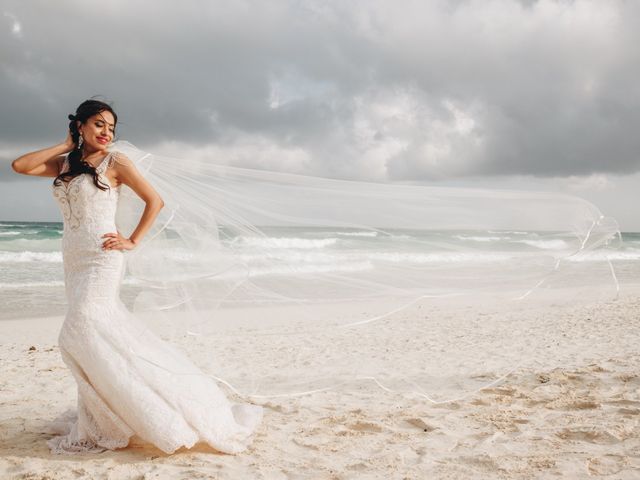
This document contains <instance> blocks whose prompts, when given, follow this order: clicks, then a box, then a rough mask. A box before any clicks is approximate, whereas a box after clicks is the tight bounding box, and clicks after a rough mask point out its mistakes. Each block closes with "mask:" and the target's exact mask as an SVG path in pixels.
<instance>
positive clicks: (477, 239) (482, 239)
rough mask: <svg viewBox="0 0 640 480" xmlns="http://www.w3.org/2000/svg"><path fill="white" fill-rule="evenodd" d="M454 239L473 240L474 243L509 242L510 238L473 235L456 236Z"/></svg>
mask: <svg viewBox="0 0 640 480" xmlns="http://www.w3.org/2000/svg"><path fill="white" fill-rule="evenodd" d="M453 238H457V239H458V240H472V241H474V242H497V241H500V240H509V238H510V237H478V236H473V235H470V236H467V235H454V236H453Z"/></svg>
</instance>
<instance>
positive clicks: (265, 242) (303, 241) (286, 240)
mask: <svg viewBox="0 0 640 480" xmlns="http://www.w3.org/2000/svg"><path fill="white" fill-rule="evenodd" d="M337 241H338V239H337V238H318V239H313V238H295V237H279V238H274V237H266V238H262V237H239V238H237V239H235V240H234V241H232V242H231V243H232V244H237V243H240V244H241V245H247V246H256V247H268V248H324V247H328V246H330V245H335V243H336V242H337Z"/></svg>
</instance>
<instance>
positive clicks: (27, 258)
mask: <svg viewBox="0 0 640 480" xmlns="http://www.w3.org/2000/svg"><path fill="white" fill-rule="evenodd" d="M11 262H14V263H27V262H52V263H60V262H62V252H31V251H23V252H0V263H11Z"/></svg>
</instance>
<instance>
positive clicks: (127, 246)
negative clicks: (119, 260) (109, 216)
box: [102, 232, 136, 250]
mask: <svg viewBox="0 0 640 480" xmlns="http://www.w3.org/2000/svg"><path fill="white" fill-rule="evenodd" d="M105 237H106V238H107V239H106V240H105V241H104V242H102V249H103V250H133V249H134V248H135V247H136V244H135V243H134V242H133V241H132V240H130V239H128V238H125V237H123V236H122V235H120V232H116V233H105V234H104V235H103V236H102V238H105Z"/></svg>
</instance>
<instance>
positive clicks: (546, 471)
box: [0, 286, 640, 479]
mask: <svg viewBox="0 0 640 480" xmlns="http://www.w3.org/2000/svg"><path fill="white" fill-rule="evenodd" d="M438 308H440V313H442V309H443V308H444V309H445V310H446V307H443V306H439V307H438ZM454 310H455V309H454ZM454 310H452V312H454V313H455V314H457V315H459V314H460V313H459V312H457V313H456V312H455V311H454ZM498 310H499V309H498ZM639 312H640V288H638V287H631V286H627V287H625V288H623V289H622V291H621V294H620V297H619V298H618V299H617V300H616V301H606V302H601V303H598V304H594V303H591V304H590V303H589V302H581V303H579V304H578V303H576V304H569V305H556V306H555V307H554V306H546V307H545V308H544V309H543V310H538V311H530V312H528V313H527V314H526V315H525V317H524V318H525V320H524V323H523V324H521V325H520V328H524V329H525V330H526V329H527V328H529V329H530V331H532V332H538V333H539V332H540V331H541V329H542V330H543V332H544V335H542V336H540V337H539V338H541V339H542V340H541V341H540V342H538V343H536V345H535V350H534V353H535V354H534V355H532V356H527V357H526V361H524V362H522V363H521V364H519V365H517V368H515V370H514V371H513V372H512V373H511V374H509V375H508V376H507V377H506V378H505V379H504V380H503V381H501V382H500V383H499V384H498V385H496V386H494V387H492V388H487V389H484V390H481V391H480V392H478V393H476V394H474V395H470V396H468V397H466V398H464V399H462V400H459V401H455V402H447V403H432V402H429V401H427V400H426V399H425V398H421V397H418V396H416V395H400V394H396V393H390V392H385V391H383V390H380V389H379V388H376V387H375V385H372V384H371V382H365V381H363V382H360V383H354V384H353V385H352V386H351V387H350V388H347V389H342V390H332V391H325V392H319V393H314V394H312V395H306V396H299V397H293V398H277V399H268V400H256V401H255V403H260V404H262V405H264V407H265V417H264V422H263V424H262V425H261V427H260V429H259V430H258V431H257V433H256V435H255V439H254V442H253V444H252V445H251V447H250V448H249V449H248V450H246V451H245V452H243V453H241V454H238V455H226V454H221V453H218V452H216V451H214V450H212V449H211V448H209V447H207V446H205V445H198V446H197V447H196V448H194V449H192V450H180V451H179V452H177V453H175V454H173V455H165V454H164V453H162V452H161V451H159V450H157V449H155V448H153V447H151V446H148V445H145V444H144V443H143V442H142V441H140V440H139V439H134V441H133V442H132V444H131V445H130V446H129V447H127V448H125V449H121V450H118V451H107V452H104V453H101V454H90V455H71V456H55V455H51V454H50V453H49V450H48V448H47V445H46V440H47V439H48V438H50V437H51V435H50V434H48V433H46V427H47V424H48V423H49V422H50V421H51V420H53V419H54V418H55V417H56V416H57V415H58V414H60V413H62V412H63V411H65V410H66V409H68V408H70V407H73V406H74V405H75V401H76V398H75V396H76V389H75V383H74V380H73V378H72V376H71V374H70V372H69V371H68V370H67V368H66V367H65V365H64V364H63V362H62V360H61V358H60V354H59V351H58V348H57V346H56V339H57V334H58V330H59V328H60V325H61V322H62V320H63V319H62V318H61V317H52V318H37V319H36V318H34V319H26V320H25V319H20V320H7V321H2V322H0V338H1V339H2V342H1V343H2V344H1V347H0V348H1V352H2V353H1V358H2V371H1V372H2V373H1V374H0V388H1V391H0V405H1V409H0V478H3V479H79V478H86V479H120V478H122V479H130V478H136V479H154V478H158V479H163V478H167V479H182V478H184V479H194V478H216V479H240V478H242V479H254V478H264V479H289V478H291V479H303V478H304V479H307V478H309V479H368V478H376V479H377V478H384V479H396V478H397V479H414V478H415V479H427V478H428V479H439V478H442V479H460V478H482V479H492V478H504V479H531V478H576V479H582V478H607V479H637V478H640V318H639ZM424 313H425V312H424V310H421V309H418V308H414V309H407V310H406V311H404V312H402V315H401V316H400V317H398V318H396V319H394V320H393V321H395V322H396V324H397V325H404V327H403V328H404V329H405V330H406V332H407V335H412V336H414V337H422V336H423V335H425V332H423V331H420V330H419V329H420V327H419V325H420V323H419V322H416V321H415V320H416V319H417V317H418V316H421V315H422V316H424ZM432 313H433V312H429V314H432ZM498 313H499V312H498ZM495 318H498V317H495ZM390 321H391V320H390ZM492 321H494V317H492V316H489V317H488V319H487V322H489V323H490V322H492ZM398 322H399V323H398ZM403 322H404V323H403ZM489 323H487V325H488V324H489ZM412 328H415V329H417V330H416V331H415V332H414V331H412V330H411V329H412ZM525 330H522V331H525ZM369 333H370V335H372V337H371V338H370V341H368V342H364V343H362V344H361V347H360V348H371V345H374V344H375V342H378V343H379V344H384V343H385V328H378V329H371V330H370V331H369ZM463 333H464V332H463ZM430 334H431V335H436V336H437V335H443V334H444V333H443V332H439V333H438V331H437V330H433V329H432V330H430ZM287 338H288V337H285V339H284V340H283V342H285V343H286V342H287V341H288V340H287ZM518 339H521V340H520V342H521V343H518V342H519V340H518ZM185 341H186V340H185ZM255 342H260V339H256V340H255ZM526 342H527V339H526V337H525V336H523V335H521V334H518V335H514V337H513V341H512V342H511V343H510V344H509V345H510V348H511V349H512V350H513V351H517V350H518V349H522V348H523V346H524V345H526ZM255 346H256V348H257V347H259V345H257V344H256V345H255ZM285 346H286V345H285ZM214 347H215V348H217V349H222V350H223V351H224V350H225V348H226V347H227V346H225V344H224V341H221V343H219V344H217V345H207V344H206V342H200V343H199V344H198V348H200V349H204V350H206V349H208V348H214ZM258 350H259V349H258ZM464 351H465V350H463V352H464ZM469 351H471V350H469ZM194 353H196V354H197V353H198V352H194ZM360 353H363V354H365V353H366V352H360ZM259 354H260V355H265V352H264V351H261V352H259ZM382 355H383V356H385V355H386V356H387V357H392V356H393V355H394V350H393V349H391V350H390V351H387V352H386V353H383V354H382ZM196 356H197V355H196ZM267 360H268V359H267ZM388 360H389V358H381V359H380V361H388ZM471 360H472V361H473V360H474V359H473V358H472V359H471ZM229 361H233V358H232V357H230V358H229ZM416 368H419V365H418V366H417V367H416ZM416 373H419V372H416ZM487 378H490V377H487ZM230 395H232V394H231V393H230Z"/></svg>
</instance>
